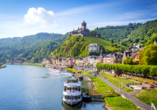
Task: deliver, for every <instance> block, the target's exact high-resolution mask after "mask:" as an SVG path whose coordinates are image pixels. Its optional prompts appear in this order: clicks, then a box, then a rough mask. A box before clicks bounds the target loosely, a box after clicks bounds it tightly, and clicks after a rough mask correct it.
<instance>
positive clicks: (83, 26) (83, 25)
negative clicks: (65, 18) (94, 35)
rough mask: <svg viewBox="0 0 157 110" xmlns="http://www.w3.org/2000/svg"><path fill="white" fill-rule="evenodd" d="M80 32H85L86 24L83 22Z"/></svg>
mask: <svg viewBox="0 0 157 110" xmlns="http://www.w3.org/2000/svg"><path fill="white" fill-rule="evenodd" d="M82 30H86V23H85V21H83V23H82Z"/></svg>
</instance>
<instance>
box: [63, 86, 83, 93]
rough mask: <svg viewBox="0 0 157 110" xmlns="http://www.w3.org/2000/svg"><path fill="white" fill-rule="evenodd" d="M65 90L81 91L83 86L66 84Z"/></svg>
mask: <svg viewBox="0 0 157 110" xmlns="http://www.w3.org/2000/svg"><path fill="white" fill-rule="evenodd" d="M64 91H65V92H80V91H81V87H80V86H71V85H68V86H64Z"/></svg>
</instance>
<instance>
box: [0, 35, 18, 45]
mask: <svg viewBox="0 0 157 110" xmlns="http://www.w3.org/2000/svg"><path fill="white" fill-rule="evenodd" d="M20 39H21V37H14V38H2V39H0V45H3V44H7V43H11V42H17V41H19V40H20Z"/></svg>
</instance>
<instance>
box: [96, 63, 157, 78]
mask: <svg viewBox="0 0 157 110" xmlns="http://www.w3.org/2000/svg"><path fill="white" fill-rule="evenodd" d="M96 67H97V68H99V69H106V70H117V69H120V70H122V71H123V72H126V73H135V74H143V75H144V76H148V75H150V76H152V77H153V76H157V66H155V65H126V64H103V63H97V65H96Z"/></svg>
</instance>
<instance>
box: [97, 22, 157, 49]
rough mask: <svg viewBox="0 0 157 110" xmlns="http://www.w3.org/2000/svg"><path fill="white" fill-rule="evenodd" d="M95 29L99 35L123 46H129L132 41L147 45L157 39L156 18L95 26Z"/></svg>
mask: <svg viewBox="0 0 157 110" xmlns="http://www.w3.org/2000/svg"><path fill="white" fill-rule="evenodd" d="M95 31H97V33H100V34H101V37H102V38H104V39H106V40H109V41H111V40H112V39H113V40H114V41H115V43H120V44H121V45H124V46H130V44H131V45H132V44H133V43H141V44H144V45H149V44H152V43H153V42H154V40H157V20H153V21H147V22H146V23H144V24H142V23H129V24H128V25H123V26H106V27H101V28H96V29H95Z"/></svg>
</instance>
